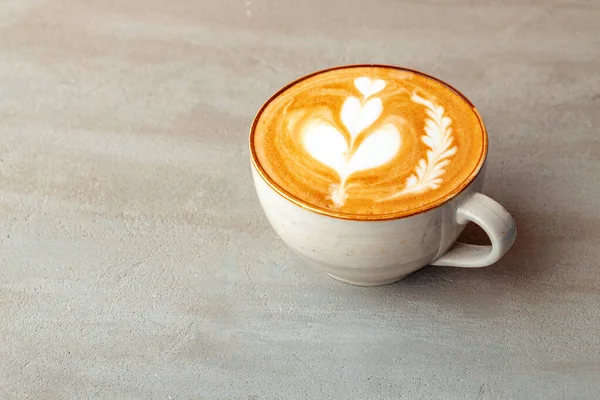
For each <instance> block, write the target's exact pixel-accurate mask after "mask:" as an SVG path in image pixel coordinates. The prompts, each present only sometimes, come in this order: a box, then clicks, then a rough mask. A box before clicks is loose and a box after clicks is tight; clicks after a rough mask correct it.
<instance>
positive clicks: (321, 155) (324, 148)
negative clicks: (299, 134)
mask: <svg viewBox="0 0 600 400" xmlns="http://www.w3.org/2000/svg"><path fill="white" fill-rule="evenodd" d="M302 139H303V144H304V148H305V149H306V151H308V153H309V154H310V155H311V156H313V157H314V158H315V159H316V160H317V161H319V162H320V163H322V164H324V165H326V166H328V167H329V168H332V169H333V170H335V171H336V172H337V173H338V175H339V176H340V178H341V180H342V181H344V180H345V179H346V178H347V177H349V176H350V175H352V174H353V173H354V172H357V171H363V170H366V169H371V168H376V167H379V166H381V165H383V164H385V163H387V162H389V161H391V160H392V158H394V156H395V155H396V154H397V153H398V150H399V149H400V145H401V136H400V132H399V131H398V128H396V126H395V125H393V124H391V123H388V124H385V125H384V126H382V127H381V128H380V129H378V130H376V131H375V132H372V133H371V134H370V135H369V136H368V137H366V138H365V140H364V141H363V142H362V143H361V144H360V146H359V147H358V149H356V151H355V152H354V154H352V155H351V156H348V143H347V142H346V139H345V138H344V135H343V134H342V133H341V132H340V131H339V130H338V129H337V128H336V127H335V126H333V125H331V124H330V123H328V122H325V121H311V122H309V123H308V124H307V125H306V127H305V129H304V131H303V138H302Z"/></svg>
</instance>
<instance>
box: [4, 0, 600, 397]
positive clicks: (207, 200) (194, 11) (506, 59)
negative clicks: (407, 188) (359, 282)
mask: <svg viewBox="0 0 600 400" xmlns="http://www.w3.org/2000/svg"><path fill="white" fill-rule="evenodd" d="M599 21H600V3H599V2H597V1H591V0H590V1H566V0H565V1H558V0H555V1H551V0H531V1H520V0H507V1H502V2H499V1H491V0H486V1H483V0H482V1H466V0H463V1H460V0H456V1H405V2H401V1H391V0H390V1H372V2H363V1H342V0H336V1H327V2H325V1H318V0H310V1H304V2H295V1H292V0H280V1H271V2H268V1H266V0H262V1H261V0H249V1H245V2H244V1H233V0H227V1H225V0H221V1H218V2H217V1H192V0H128V1H125V0H123V1H100V0H97V1H79V0H45V1H44V0H20V1H3V2H1V3H0V398H1V399H22V398H33V399H86V398H106V399H198V398H202V399H225V398H227V399H254V400H256V399H276V398H281V399H283V398H285V399H321V398H323V399H325V398H338V399H411V400H412V399H597V398H598V396H599V393H600V274H599V256H600V247H599V238H600V201H599V198H600V185H599V183H598V181H599V179H598V176H599V175H600V141H599V138H598V132H599V128H598V127H599V126H600V23H599ZM360 62H373V63H391V64H398V65H403V66H407V67H411V68H416V69H421V70H423V71H425V72H428V73H431V74H433V75H436V76H439V77H440V78H442V79H444V80H447V81H448V82H450V83H451V84H453V85H455V86H456V87H458V88H459V89H460V90H462V91H463V92H464V93H465V94H466V95H467V96H469V97H470V98H471V99H472V100H473V101H474V102H475V104H476V105H477V106H478V107H479V109H480V111H481V113H482V115H483V117H484V119H485V121H486V122H487V125H488V128H489V132H490V154H489V168H488V180H487V185H486V188H485V192H486V193H487V194H489V195H490V196H492V197H494V198H495V199H497V200H498V201H499V202H501V203H502V204H503V205H505V207H506V208H507V209H508V210H509V211H510V212H511V213H512V214H513V215H514V217H515V219H516V220H517V223H518V226H519V237H518V239H517V243H516V245H515V247H514V248H513V250H512V251H511V252H510V253H509V254H508V255H507V256H506V257H505V258H504V259H503V260H502V261H501V262H499V263H498V264H496V265H494V266H492V267H490V268H486V269H480V270H461V269H452V268H434V267H429V268H426V269H424V270H422V271H420V272H418V273H415V274H414V275H412V276H410V277H409V278H408V279H406V280H405V281H403V282H401V283H398V284H395V285H391V286H386V287H379V288H359V287H353V286H349V285H345V284H342V283H338V282H336V281H334V280H332V279H329V278H327V277H325V276H322V275H320V274H318V273H315V272H313V271H311V270H308V269H306V268H305V267H304V265H303V263H302V262H301V261H300V260H299V259H298V258H296V257H295V256H294V255H292V254H291V253H290V251H288V249H287V248H286V247H285V246H284V245H283V244H282V243H281V242H280V241H279V240H278V238H277V237H276V235H275V233H274V232H273V231H272V230H271V228H270V226H269V225H268V223H267V221H266V220H265V218H264V217H263V214H262V211H261V209H260V206H259V204H258V201H257V199H256V195H255V193H254V189H253V186H252V183H251V179H250V168H249V161H248V160H249V156H248V149H247V131H248V127H249V124H250V122H251V119H252V117H253V115H254V113H255V112H256V110H257V109H258V108H259V107H260V105H261V103H262V102H263V101H264V100H266V98H267V97H268V96H269V95H271V94H272V93H273V92H274V91H275V90H276V89H278V88H279V87H280V86H282V85H284V84H285V83H287V82H288V81H290V80H293V79H295V78H297V77H299V76H301V75H303V74H305V73H309V72H312V71H315V70H318V69H321V68H325V67H330V66H333V65H339V64H347V63H360ZM466 239H468V240H470V241H475V242H485V238H484V237H483V235H482V234H481V233H480V231H478V230H475V229H469V232H468V233H467V234H466Z"/></svg>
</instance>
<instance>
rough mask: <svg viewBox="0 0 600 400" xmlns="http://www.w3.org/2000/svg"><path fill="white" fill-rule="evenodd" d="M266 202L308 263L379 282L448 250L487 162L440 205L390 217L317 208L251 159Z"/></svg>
mask: <svg viewBox="0 0 600 400" xmlns="http://www.w3.org/2000/svg"><path fill="white" fill-rule="evenodd" d="M252 174H253V179H254V185H255V187H256V191H257V194H258V198H259V201H260V204H261V205H262V208H263V210H264V212H265V214H266V216H267V219H268V220H269V223H270V224H271V226H272V227H273V229H275V232H277V234H278V235H279V236H280V237H281V239H282V240H283V241H284V242H285V243H286V244H287V245H288V246H289V247H290V248H291V249H292V250H293V251H294V252H296V253H297V254H298V255H300V257H302V258H303V259H304V260H306V261H307V262H308V263H309V264H310V265H312V266H314V267H316V268H318V269H319V270H321V271H323V272H325V273H326V274H328V275H329V276H331V277H333V278H335V279H338V280H340V281H343V282H347V283H351V284H355V285H361V286H377V285H384V284H388V283H393V282H395V281H398V280H400V279H402V278H404V277H406V276H407V275H409V274H410V273H412V272H414V271H416V270H418V269H420V268H422V267H424V266H426V265H428V264H429V263H431V262H432V261H434V260H436V259H437V258H438V257H440V256H442V255H443V254H445V253H446V252H447V251H448V249H449V248H450V247H451V246H452V245H453V244H454V242H455V241H456V239H457V238H458V236H459V235H460V233H461V232H462V231H463V229H464V227H465V225H464V224H460V223H458V222H457V220H456V210H457V208H458V206H459V205H460V204H461V202H462V201H463V199H465V198H466V197H468V196H469V195H470V194H472V193H475V192H480V191H481V189H482V186H483V183H484V179H485V177H484V175H485V164H484V165H483V166H482V168H481V169H480V171H479V174H478V175H477V176H476V177H475V178H474V179H473V180H472V181H471V182H470V183H469V184H468V185H467V186H465V187H464V188H463V190H462V191H461V192H460V193H458V194H457V195H456V196H455V197H453V198H451V199H449V200H448V201H446V202H445V203H442V204H441V205H439V206H438V207H436V208H433V209H429V210H427V211H425V212H422V213H419V214H414V215H410V216H407V217H402V218H396V219H388V220H372V221H365V220H352V219H342V218H337V217H333V216H330V215H325V214H321V213H317V212H315V211H312V210H309V209H308V208H306V207H303V206H302V205H301V204H296V203H295V202H292V201H290V200H288V199H287V198H285V197H283V196H282V195H281V194H280V193H278V192H277V191H276V190H275V189H274V188H273V187H272V186H270V185H269V184H268V183H267V182H266V181H265V180H264V179H263V177H262V176H261V175H260V174H259V172H258V171H257V169H256V166H255V165H252Z"/></svg>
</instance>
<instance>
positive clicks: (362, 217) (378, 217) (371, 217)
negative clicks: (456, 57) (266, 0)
mask: <svg viewBox="0 0 600 400" xmlns="http://www.w3.org/2000/svg"><path fill="white" fill-rule="evenodd" d="M361 67H362V68H364V67H367V68H368V67H371V68H387V69H395V70H398V71H405V72H410V73H414V74H417V75H421V76H423V77H425V78H429V79H432V80H435V81H437V82H439V83H441V84H442V85H444V86H445V87H447V88H448V89H450V90H452V91H453V92H454V93H455V94H457V95H458V96H459V97H460V98H461V99H463V100H464V101H465V102H466V103H467V105H469V106H470V107H471V109H472V110H473V112H474V113H475V116H476V117H477V120H478V121H479V124H480V126H481V131H482V135H483V141H482V150H481V154H480V156H479V160H478V162H477V166H476V167H475V168H474V169H473V171H471V173H470V174H469V175H468V176H467V177H466V178H465V180H464V181H463V182H461V183H460V184H459V185H457V186H456V187H455V188H454V189H453V190H452V191H450V192H448V193H446V194H445V195H444V196H442V197H440V198H439V199H437V200H435V201H433V202H431V203H427V204H425V205H423V206H421V207H418V208H414V209H410V210H405V211H399V212H395V213H387V214H349V213H343V212H339V211H333V210H330V209H327V208H324V207H319V206H316V205H314V204H311V203H309V202H307V201H305V200H302V199H300V198H298V197H297V196H295V195H293V194H292V193H290V192H288V191H287V190H286V189H285V188H283V187H282V186H281V185H279V184H278V183H277V182H275V180H273V179H272V178H271V177H270V176H269V175H268V174H267V172H266V171H265V170H264V168H263V167H262V165H261V164H260V161H259V160H258V156H257V154H256V149H255V146H254V134H255V131H256V125H257V123H258V120H259V118H260V116H261V115H262V113H263V112H264V110H265V108H266V107H267V106H268V105H269V104H270V103H271V102H272V101H273V100H274V99H275V98H277V97H278V96H279V95H280V94H282V93H283V92H285V91H286V90H287V89H289V88H290V87H292V86H294V85H296V84H297V83H299V82H302V81H303V80H305V79H308V78H310V77H312V76H315V75H319V74H322V73H325V72H329V71H335V70H339V69H350V68H361ZM249 145H250V157H251V163H252V166H253V167H254V168H255V170H256V172H257V173H258V175H259V176H260V177H261V179H262V180H263V181H264V182H265V183H266V184H267V185H268V186H269V187H271V189H273V190H274V191H275V192H276V193H277V194H279V195H280V196H282V197H283V198H285V199H287V200H288V201H290V202H292V203H294V204H295V205H297V206H299V207H301V208H304V209H306V210H308V211H312V212H314V213H317V214H321V215H325V216H328V217H334V218H338V219H344V220H355V221H386V220H394V219H401V218H407V217H411V216H414V215H417V214H421V213H424V212H427V211H430V210H432V209H434V208H437V207H439V206H441V205H443V204H445V203H447V202H449V201H450V200H452V199H454V198H455V197H456V196H458V195H459V194H460V193H462V192H463V191H464V190H465V189H466V188H467V187H469V185H470V184H471V183H472V182H473V181H474V180H475V179H476V178H477V177H478V176H479V174H480V173H481V171H482V170H483V165H484V164H485V160H486V159H487V154H488V133H487V129H486V127H485V124H484V122H483V119H482V117H481V114H480V113H479V111H478V110H477V108H476V107H475V105H474V104H473V103H472V102H471V100H469V99H468V98H467V96H465V95H464V94H463V93H461V92H460V91H459V90H458V89H456V88H455V87H454V86H452V85H450V84H449V83H447V82H445V81H443V80H441V79H439V78H436V77H435V76H432V75H429V74H427V73H425V72H421V71H419V70H416V69H411V68H407V67H401V66H397V65H391V64H346V65H339V66H334V67H330V68H325V69H321V70H318V71H315V72H312V73H310V74H307V75H303V76H301V77H300V78H297V79H295V80H293V81H291V82H289V83H287V84H286V85H285V86H283V87H281V88H280V89H279V90H277V91H276V92H275V93H274V94H272V95H271V96H270V97H269V98H268V99H267V100H266V101H265V102H264V103H263V105H262V106H261V107H260V109H259V110H258V112H257V113H256V115H255V116H254V119H253V120H252V125H251V126H250V134H249Z"/></svg>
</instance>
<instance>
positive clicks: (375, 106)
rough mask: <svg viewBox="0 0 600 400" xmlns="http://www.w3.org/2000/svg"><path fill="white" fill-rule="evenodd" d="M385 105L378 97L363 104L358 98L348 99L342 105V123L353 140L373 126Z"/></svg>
mask: <svg viewBox="0 0 600 400" xmlns="http://www.w3.org/2000/svg"><path fill="white" fill-rule="evenodd" d="M382 110H383V105H382V104H381V99H380V98H379V97H376V98H374V99H370V100H368V101H367V102H366V103H364V104H363V103H362V102H361V101H360V100H359V99H358V98H356V97H353V96H352V97H348V98H347V99H346V101H344V105H342V115H341V117H342V122H343V123H344V125H345V126H346V129H348V132H350V136H352V140H354V138H356V136H357V135H358V134H359V133H360V132H362V131H363V130H364V129H366V128H368V127H369V126H371V125H372V124H373V123H374V122H375V121H377V118H379V116H380V115H381V111H382Z"/></svg>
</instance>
